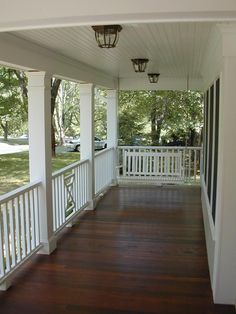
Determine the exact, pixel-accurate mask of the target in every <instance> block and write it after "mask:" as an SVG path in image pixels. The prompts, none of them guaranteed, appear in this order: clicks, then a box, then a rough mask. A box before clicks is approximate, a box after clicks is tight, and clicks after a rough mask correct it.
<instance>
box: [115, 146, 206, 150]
mask: <svg viewBox="0 0 236 314" xmlns="http://www.w3.org/2000/svg"><path fill="white" fill-rule="evenodd" d="M118 149H181V150H183V149H194V150H201V149H202V147H201V146H118Z"/></svg>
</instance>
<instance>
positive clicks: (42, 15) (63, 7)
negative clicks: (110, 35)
mask: <svg viewBox="0 0 236 314" xmlns="http://www.w3.org/2000/svg"><path fill="white" fill-rule="evenodd" d="M0 3H1V10H0V31H10V30H20V29H32V28H45V27H47V28H48V27H60V26H75V25H93V24H114V23H130V22H131V23H144V22H152V21H153V22H157V21H163V22H166V21H171V22H174V21H222V20H223V21H224V20H235V19H236V2H235V0H224V1H222V0H198V1H189V0H178V1H176V0H170V1H166V0H145V1H137V0H129V1H127V0H120V1H117V2H114V1H113V2H112V4H111V1H110V0H100V1H94V0H87V1H84V0H67V1H58V0H50V1H48V0H41V1H34V0H33V1H32V0H21V1H16V0H7V1H3V0H1V1H0Z"/></svg>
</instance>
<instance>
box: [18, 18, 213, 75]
mask: <svg viewBox="0 0 236 314" xmlns="http://www.w3.org/2000/svg"><path fill="white" fill-rule="evenodd" d="M122 27H123V30H122V31H121V33H120V38H119V42H118V45H117V47H116V48H114V49H101V48H99V47H98V46H97V43H96V42H95V38H94V31H93V30H92V29H91V27H88V26H78V27H66V28H50V29H40V30H39V29H38V30H27V31H18V32H13V34H14V35H15V36H18V37H21V38H24V39H26V40H28V41H31V42H34V43H36V44H38V45H41V46H43V47H45V48H48V49H50V50H52V51H55V52H57V53H60V54H62V55H64V56H67V57H70V58H72V59H74V60H79V61H80V62H83V63H85V64H88V65H90V66H92V67H94V68H97V69H101V70H102V71H103V72H106V73H108V74H110V75H112V76H115V77H120V78H132V77H134V78H135V77H136V76H137V74H136V73H134V71H133V68H132V64H131V61H130V59H132V58H148V59H149V60H150V61H149V64H148V69H147V72H156V71H158V72H160V73H161V75H162V76H165V77H181V78H186V76H187V75H189V76H190V77H191V78H201V71H202V63H203V59H204V53H205V49H206V46H207V43H208V40H209V36H210V33H211V29H212V27H214V23H209V22H204V23H197V22H191V23H187V22H186V23H151V24H127V25H122ZM138 75H143V76H144V75H146V74H138Z"/></svg>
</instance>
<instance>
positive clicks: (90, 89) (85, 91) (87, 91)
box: [79, 83, 95, 94]
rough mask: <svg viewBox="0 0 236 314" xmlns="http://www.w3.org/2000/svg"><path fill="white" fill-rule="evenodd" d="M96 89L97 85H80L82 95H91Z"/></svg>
mask: <svg viewBox="0 0 236 314" xmlns="http://www.w3.org/2000/svg"><path fill="white" fill-rule="evenodd" d="M94 88H95V85H94V84H92V83H86V84H80V86H79V89H80V94H91V93H92V92H93V90H94Z"/></svg>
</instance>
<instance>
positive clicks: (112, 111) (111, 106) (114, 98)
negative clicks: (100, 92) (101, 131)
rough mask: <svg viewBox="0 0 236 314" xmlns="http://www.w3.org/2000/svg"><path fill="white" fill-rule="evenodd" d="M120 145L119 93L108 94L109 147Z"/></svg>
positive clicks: (112, 91)
mask: <svg viewBox="0 0 236 314" xmlns="http://www.w3.org/2000/svg"><path fill="white" fill-rule="evenodd" d="M117 143H118V92H117V90H108V92H107V147H108V148H109V147H115V148H116V147H117Z"/></svg>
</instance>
